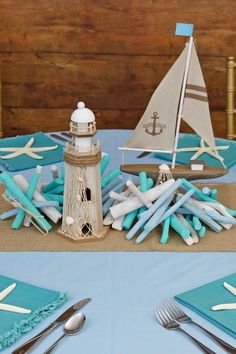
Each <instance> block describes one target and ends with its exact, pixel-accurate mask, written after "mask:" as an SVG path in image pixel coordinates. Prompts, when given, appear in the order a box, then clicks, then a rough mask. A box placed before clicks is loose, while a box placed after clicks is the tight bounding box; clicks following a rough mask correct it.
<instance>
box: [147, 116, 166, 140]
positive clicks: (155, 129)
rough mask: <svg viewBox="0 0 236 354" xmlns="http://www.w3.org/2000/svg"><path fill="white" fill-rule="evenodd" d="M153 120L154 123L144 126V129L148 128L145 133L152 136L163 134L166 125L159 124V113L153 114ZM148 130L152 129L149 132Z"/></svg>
mask: <svg viewBox="0 0 236 354" xmlns="http://www.w3.org/2000/svg"><path fill="white" fill-rule="evenodd" d="M151 119H153V121H152V122H150V123H146V124H144V125H143V127H144V128H146V129H145V132H146V133H147V134H150V135H152V136H156V135H159V134H161V133H162V132H163V130H164V129H165V128H166V124H161V123H158V122H157V120H158V119H159V117H158V114H157V112H153V116H152V117H151ZM148 128H151V129H150V130H149V129H148Z"/></svg>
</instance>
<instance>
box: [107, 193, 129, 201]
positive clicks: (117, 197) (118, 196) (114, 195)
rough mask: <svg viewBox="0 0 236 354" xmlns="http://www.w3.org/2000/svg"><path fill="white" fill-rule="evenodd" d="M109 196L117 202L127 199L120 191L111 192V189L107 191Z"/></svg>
mask: <svg viewBox="0 0 236 354" xmlns="http://www.w3.org/2000/svg"><path fill="white" fill-rule="evenodd" d="M109 197H110V198H112V199H114V200H117V201H118V202H124V201H125V200H127V199H128V198H127V197H125V196H124V195H123V194H122V193H120V194H119V193H116V192H113V191H111V192H110V193H109Z"/></svg>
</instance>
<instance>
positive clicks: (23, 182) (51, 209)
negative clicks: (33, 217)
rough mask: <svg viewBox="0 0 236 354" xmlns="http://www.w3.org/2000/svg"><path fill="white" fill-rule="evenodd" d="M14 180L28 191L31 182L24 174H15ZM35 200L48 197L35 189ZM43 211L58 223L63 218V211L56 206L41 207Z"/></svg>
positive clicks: (24, 190)
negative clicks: (60, 211)
mask: <svg viewBox="0 0 236 354" xmlns="http://www.w3.org/2000/svg"><path fill="white" fill-rule="evenodd" d="M13 180H14V182H15V183H16V184H17V185H18V186H19V187H20V188H21V189H22V191H23V192H24V193H26V191H27V189H28V186H29V183H28V181H27V180H26V179H25V177H23V176H22V175H15V176H14V177H13ZM33 197H34V199H35V200H38V201H40V202H42V201H44V202H45V201H46V199H45V198H44V197H43V196H42V195H41V194H40V193H39V192H38V191H35V192H34V195H33ZM40 209H41V210H42V211H43V213H44V214H45V215H47V217H48V218H49V219H50V220H52V221H53V222H54V223H55V224H56V223H58V221H59V220H60V219H61V217H62V215H61V213H59V211H58V210H57V209H56V208H54V207H49V208H40Z"/></svg>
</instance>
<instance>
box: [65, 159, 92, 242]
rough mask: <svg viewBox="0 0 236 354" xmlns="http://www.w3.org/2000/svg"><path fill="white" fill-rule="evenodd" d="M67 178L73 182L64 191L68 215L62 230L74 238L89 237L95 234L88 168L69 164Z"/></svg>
mask: <svg viewBox="0 0 236 354" xmlns="http://www.w3.org/2000/svg"><path fill="white" fill-rule="evenodd" d="M66 178H67V180H68V181H71V183H70V184H67V187H66V190H65V192H64V195H65V198H64V200H65V204H64V210H65V211H66V215H65V218H64V220H63V227H62V232H63V233H64V234H65V235H67V236H69V237H72V238H74V239H81V238H86V237H89V236H90V235H91V234H93V229H92V222H93V221H92V214H91V201H90V200H88V188H87V186H88V184H87V178H86V168H85V167H84V166H80V167H77V166H73V165H69V164H67V165H66ZM71 215H73V218H72V216H71Z"/></svg>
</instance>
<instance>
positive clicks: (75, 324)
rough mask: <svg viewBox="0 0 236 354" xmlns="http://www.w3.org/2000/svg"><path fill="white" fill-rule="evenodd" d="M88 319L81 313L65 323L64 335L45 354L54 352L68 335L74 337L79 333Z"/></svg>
mask: <svg viewBox="0 0 236 354" xmlns="http://www.w3.org/2000/svg"><path fill="white" fill-rule="evenodd" d="M85 320H86V317H85V315H84V314H83V313H81V312H79V313H77V314H76V315H74V316H72V317H71V318H69V320H68V321H67V322H66V323H65V326H64V334H63V335H62V336H61V337H60V338H59V339H58V340H57V341H56V342H54V343H53V344H52V345H51V347H50V348H48V349H47V350H46V351H45V352H44V354H49V353H51V352H52V351H53V349H54V348H55V347H56V346H57V344H58V343H59V342H60V341H61V340H62V338H64V337H65V336H67V335H73V334H77V333H79V331H80V330H81V328H82V327H83V325H84V323H85Z"/></svg>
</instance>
